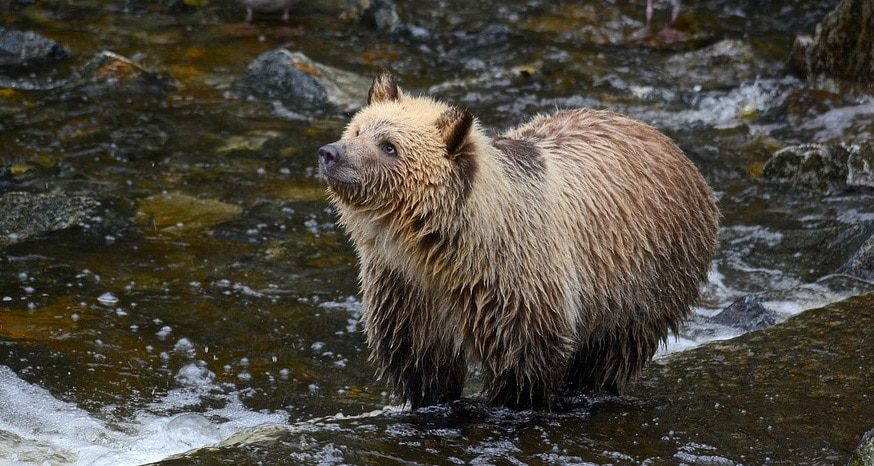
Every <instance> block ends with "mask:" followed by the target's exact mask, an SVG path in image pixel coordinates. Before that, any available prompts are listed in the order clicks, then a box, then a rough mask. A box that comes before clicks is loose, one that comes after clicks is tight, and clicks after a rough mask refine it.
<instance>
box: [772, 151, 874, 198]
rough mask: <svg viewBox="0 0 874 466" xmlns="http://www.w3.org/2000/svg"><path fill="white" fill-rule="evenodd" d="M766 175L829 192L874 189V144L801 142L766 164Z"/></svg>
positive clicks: (776, 154)
mask: <svg viewBox="0 0 874 466" xmlns="http://www.w3.org/2000/svg"><path fill="white" fill-rule="evenodd" d="M764 176H765V177H766V178H770V179H773V180H781V181H788V182H790V183H792V184H795V185H799V186H806V187H809V188H814V189H818V190H820V191H825V192H829V193H833V192H839V191H842V190H845V189H847V188H860V187H864V188H874V144H872V143H870V142H864V143H862V144H857V145H844V144H819V143H811V144H800V145H797V146H789V147H786V148H784V149H782V150H780V151H777V153H775V154H774V156H773V157H771V159H770V160H768V161H767V162H766V163H765V167H764Z"/></svg>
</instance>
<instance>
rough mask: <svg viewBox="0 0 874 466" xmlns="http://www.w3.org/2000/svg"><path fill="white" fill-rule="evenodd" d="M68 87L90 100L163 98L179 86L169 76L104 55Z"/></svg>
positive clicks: (83, 70) (119, 58)
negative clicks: (135, 96)
mask: <svg viewBox="0 0 874 466" xmlns="http://www.w3.org/2000/svg"><path fill="white" fill-rule="evenodd" d="M67 87H68V88H71V89H78V90H80V91H83V92H84V93H86V94H88V95H89V96H91V97H99V96H102V95H105V94H111V93H113V92H124V93H135V94H160V95H163V94H164V93H166V92H168V91H170V90H173V89H175V87H176V83H175V82H174V80H173V78H171V77H170V76H168V75H165V74H161V73H158V72H156V71H152V70H149V69H146V68H145V67H143V66H142V65H140V64H138V63H136V62H134V61H133V60H131V59H129V58H127V57H124V56H121V55H119V54H117V53H114V52H109V51H102V52H100V53H98V54H97V55H96V56H95V57H94V58H92V59H91V60H90V61H89V62H88V63H86V64H85V66H83V67H82V69H81V70H79V71H78V72H77V74H76V76H75V77H74V78H72V79H71V80H70V82H69V83H68V84H67Z"/></svg>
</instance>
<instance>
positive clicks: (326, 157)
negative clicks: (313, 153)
mask: <svg viewBox="0 0 874 466" xmlns="http://www.w3.org/2000/svg"><path fill="white" fill-rule="evenodd" d="M343 152H344V151H343V148H342V147H339V146H338V145H337V144H326V145H324V146H322V147H320V148H319V166H320V167H321V168H322V169H323V170H330V169H331V168H333V167H334V165H337V164H338V163H340V159H341V158H342V157H343Z"/></svg>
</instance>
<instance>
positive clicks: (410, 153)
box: [319, 72, 476, 215]
mask: <svg viewBox="0 0 874 466" xmlns="http://www.w3.org/2000/svg"><path fill="white" fill-rule="evenodd" d="M474 126H475V121H474V117H473V115H471V113H470V112H469V111H467V110H466V109H462V108H460V107H456V106H450V105H446V104H444V103H441V102H438V101H435V100H433V99H431V98H428V97H413V96H410V95H407V94H406V93H405V92H403V91H402V90H401V89H400V88H399V87H398V85H397V82H396V80H395V78H394V77H393V76H392V75H391V74H390V73H388V72H383V73H381V74H380V75H378V76H377V77H376V78H375V79H374V81H373V85H372V86H371V88H370V92H369V93H368V96H367V106H366V107H364V108H362V109H361V110H359V111H358V113H357V114H355V116H354V117H353V118H352V120H351V121H350V122H349V124H348V126H347V127H346V129H345V131H344V132H343V136H342V138H341V139H340V140H339V141H337V142H334V143H331V144H328V145H325V146H323V147H322V148H320V149H319V172H320V173H321V174H322V175H323V176H324V177H325V178H326V180H327V183H328V189H329V192H330V194H331V196H332V198H333V200H334V202H335V203H336V204H338V206H339V207H340V208H341V209H352V210H356V211H374V212H379V213H380V214H383V215H384V214H386V213H388V212H389V211H398V210H403V211H407V212H422V211H423V210H426V211H430V210H433V206H440V205H443V206H446V205H447V203H450V204H451V203H452V202H453V199H454V198H463V197H464V196H466V195H467V192H468V191H469V190H470V183H471V182H472V178H473V176H474V174H475V171H476V161H475V160H474V157H475V154H474V151H473V144H472V143H471V137H470V136H471V132H472V131H475V129H474ZM429 206H430V207H429ZM443 210H445V209H443ZM429 215H430V214H429Z"/></svg>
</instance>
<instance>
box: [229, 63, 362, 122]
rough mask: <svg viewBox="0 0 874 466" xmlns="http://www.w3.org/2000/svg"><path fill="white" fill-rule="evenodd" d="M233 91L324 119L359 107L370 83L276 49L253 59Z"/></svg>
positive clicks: (353, 75) (358, 76)
mask: <svg viewBox="0 0 874 466" xmlns="http://www.w3.org/2000/svg"><path fill="white" fill-rule="evenodd" d="M236 87H237V89H238V91H239V92H241V93H243V94H247V95H252V96H254V97H257V98H259V99H263V100H273V101H279V102H281V103H282V104H283V105H284V106H285V107H287V108H288V109H289V110H292V111H295V112H299V113H302V114H304V115H313V114H316V115H324V114H331V113H336V112H338V111H339V112H343V111H353V110H356V109H357V108H359V107H360V106H362V105H363V104H364V103H365V100H366V99H367V90H368V89H369V88H370V80H369V79H367V78H364V77H363V76H360V75H357V74H355V73H351V72H348V71H344V70H341V69H338V68H334V67H331V66H327V65H323V64H321V63H317V62H315V61H313V60H311V59H310V58H309V57H307V56H306V55H304V54H302V53H300V52H292V51H289V50H286V49H277V50H271V51H269V52H265V53H263V54H261V55H259V56H258V57H257V58H255V60H254V61H253V62H252V63H251V64H249V67H248V69H247V70H246V74H245V75H244V76H243V78H242V80H240V81H238V82H237V85H236Z"/></svg>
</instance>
